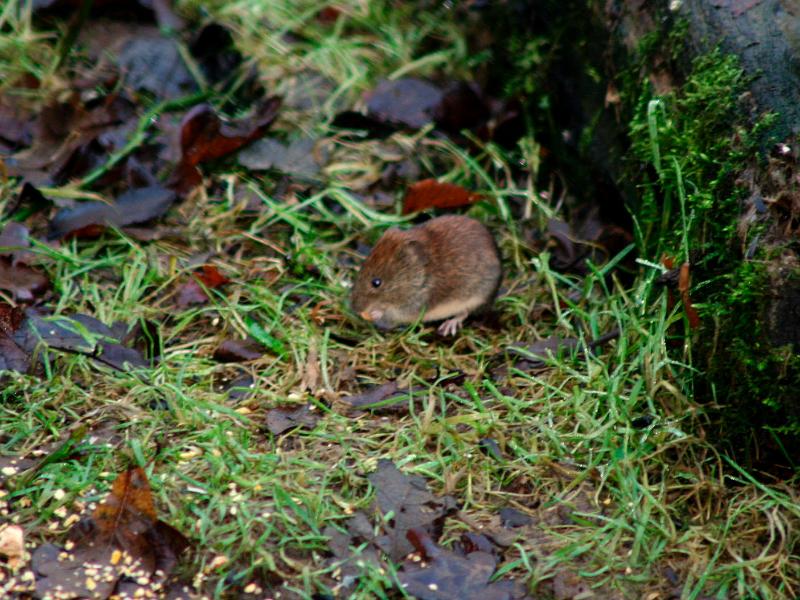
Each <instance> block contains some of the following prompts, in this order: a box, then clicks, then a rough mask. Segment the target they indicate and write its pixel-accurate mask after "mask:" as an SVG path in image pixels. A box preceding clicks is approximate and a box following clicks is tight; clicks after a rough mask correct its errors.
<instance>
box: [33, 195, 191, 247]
mask: <svg viewBox="0 0 800 600" xmlns="http://www.w3.org/2000/svg"><path fill="white" fill-rule="evenodd" d="M176 197H177V196H176V195H175V192H173V191H172V190H168V189H167V188H165V187H163V186H160V185H154V186H149V187H144V188H139V189H134V190H129V191H127V192H125V193H124V194H122V195H121V196H120V197H119V198H117V200H116V201H115V202H112V203H110V204H106V203H105V202H81V203H80V204H78V205H76V206H75V207H73V208H64V209H61V210H60V211H58V213H56V215H55V217H53V220H52V221H51V223H50V231H49V233H48V237H49V238H50V239H57V238H62V237H64V236H67V235H69V236H72V237H97V236H98V235H100V234H101V233H102V232H103V231H104V230H105V229H106V228H107V227H111V226H113V227H124V226H126V225H135V224H137V223H144V222H146V221H151V220H153V219H156V218H158V217H160V216H162V215H163V214H164V213H166V212H167V210H168V209H169V207H170V206H172V204H173V202H175V199H176Z"/></svg>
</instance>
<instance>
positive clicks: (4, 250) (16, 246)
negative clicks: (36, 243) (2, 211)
mask: <svg viewBox="0 0 800 600" xmlns="http://www.w3.org/2000/svg"><path fill="white" fill-rule="evenodd" d="M28 233H29V232H28V228H27V227H25V225H23V224H22V223H15V222H14V221H10V222H8V223H6V226H5V227H3V230H2V231H0V256H9V257H13V258H18V257H19V254H20V252H19V251H20V250H24V249H25V248H28V247H29V246H30V245H31V242H30V239H29V237H28Z"/></svg>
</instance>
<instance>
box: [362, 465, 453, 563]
mask: <svg viewBox="0 0 800 600" xmlns="http://www.w3.org/2000/svg"><path fill="white" fill-rule="evenodd" d="M367 479H368V480H369V482H370V484H371V485H372V487H373V488H375V495H376V503H377V506H378V509H379V510H380V512H381V513H382V514H383V515H388V514H390V513H391V514H392V515H393V516H392V518H391V519H389V520H388V521H385V522H384V524H383V529H384V532H385V533H384V535H381V536H380V537H379V538H377V539H376V541H375V543H376V545H377V546H378V547H379V548H380V549H381V550H382V551H383V552H385V553H386V554H387V555H388V556H389V558H390V559H391V560H393V561H399V560H401V559H402V558H403V557H404V556H405V555H406V554H408V553H409V552H411V551H412V550H413V549H414V547H413V546H412V544H411V542H410V541H409V540H408V539H407V537H406V534H407V533H408V531H409V530H410V529H412V528H417V529H420V530H423V531H425V532H427V533H428V534H430V535H433V536H434V537H435V538H438V537H439V535H440V534H441V528H442V524H443V522H444V518H445V517H446V516H447V515H449V514H450V513H451V512H453V511H455V510H456V504H455V500H453V498H451V497H449V496H445V497H444V498H437V497H436V496H434V495H433V494H431V493H430V492H429V491H428V486H427V484H426V483H425V479H423V478H422V477H420V476H419V475H406V474H405V473H403V472H402V471H400V470H399V469H398V468H397V467H396V466H395V465H394V463H392V461H390V460H386V459H381V460H379V461H378V469H377V470H376V471H375V472H373V473H370V474H369V475H368V476H367Z"/></svg>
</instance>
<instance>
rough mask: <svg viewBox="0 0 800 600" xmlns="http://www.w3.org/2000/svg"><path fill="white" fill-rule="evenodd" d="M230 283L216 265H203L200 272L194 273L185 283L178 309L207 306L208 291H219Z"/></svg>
mask: <svg viewBox="0 0 800 600" xmlns="http://www.w3.org/2000/svg"><path fill="white" fill-rule="evenodd" d="M229 281H230V280H229V279H228V278H227V277H225V276H224V275H223V274H222V273H220V272H219V270H218V269H217V268H216V267H215V266H214V265H203V266H202V267H201V269H200V271H199V272H196V273H194V274H193V275H192V279H190V280H189V281H187V282H186V283H184V284H183V285H182V286H181V288H180V290H179V291H178V307H179V308H187V307H189V306H192V305H197V304H205V303H206V302H208V301H209V297H208V293H207V292H206V290H214V289H217V288H218V287H220V286H222V285H225V284H226V283H228V282H229ZM201 284H202V285H201Z"/></svg>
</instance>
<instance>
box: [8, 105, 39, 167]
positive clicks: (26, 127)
mask: <svg viewBox="0 0 800 600" xmlns="http://www.w3.org/2000/svg"><path fill="white" fill-rule="evenodd" d="M34 122H35V121H34V119H33V117H32V115H30V114H28V113H26V111H24V110H22V109H21V108H20V107H18V106H15V105H14V104H11V103H7V102H6V101H5V100H4V99H0V141H2V142H5V143H7V144H9V145H10V146H11V148H10V149H16V148H19V147H25V146H30V145H31V143H32V142H33V133H34ZM0 148H2V147H1V146H0ZM0 154H2V152H0Z"/></svg>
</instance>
